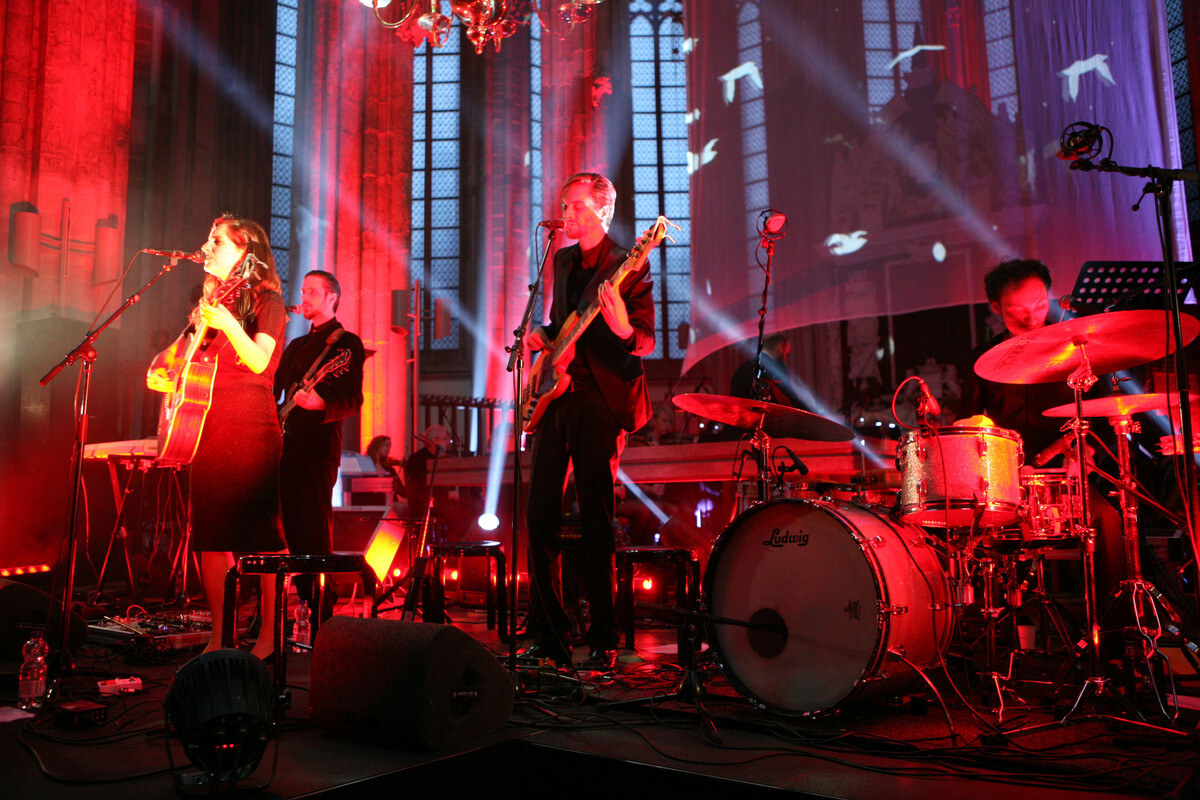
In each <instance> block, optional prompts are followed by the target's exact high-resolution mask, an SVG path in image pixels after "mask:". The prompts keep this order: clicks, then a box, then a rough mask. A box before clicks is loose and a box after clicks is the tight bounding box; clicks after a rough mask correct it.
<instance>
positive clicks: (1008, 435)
mask: <svg viewBox="0 0 1200 800" xmlns="http://www.w3.org/2000/svg"><path fill="white" fill-rule="evenodd" d="M980 433H982V434H984V435H986V436H996V437H999V438H1001V439H1013V440H1015V441H1018V442H1023V439H1022V438H1021V434H1019V433H1017V432H1016V431H1014V430H1013V429H1012V428H1001V427H999V426H998V425H988V426H983V427H974V426H971V425H943V426H941V427H938V428H919V429H917V430H912V431H905V432H904V435H902V436H901V437H900V443H903V442H905V441H913V440H915V439H917V438H921V437H923V438H926V439H936V438H937V437H939V436H946V435H950V436H958V435H959V434H962V435H964V436H969V435H974V434H980Z"/></svg>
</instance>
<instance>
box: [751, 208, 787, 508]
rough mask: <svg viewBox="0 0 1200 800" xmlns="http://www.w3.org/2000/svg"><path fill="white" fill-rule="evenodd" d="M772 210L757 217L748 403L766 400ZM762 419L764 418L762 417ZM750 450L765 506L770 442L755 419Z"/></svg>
mask: <svg viewBox="0 0 1200 800" xmlns="http://www.w3.org/2000/svg"><path fill="white" fill-rule="evenodd" d="M771 213H772V211H771V210H770V209H767V210H766V211H764V212H763V213H762V214H761V215H759V235H760V236H761V237H762V238H761V239H759V241H758V246H759V247H761V248H763V249H764V250H766V251H767V263H766V265H765V266H764V267H763V290H762V303H761V304H760V305H759V307H758V342H757V345H756V349H755V353H754V380H753V382H752V383H751V385H750V386H751V389H750V394H751V395H752V397H751V399H752V400H758V401H764V402H765V401H766V399H767V398H766V394H767V389H766V387H767V382H766V380H765V379H764V378H763V364H762V355H763V338H764V336H763V334H764V333H765V326H766V323H767V297H768V295H769V293H770V291H771V259H772V258H774V256H775V242H776V240H778V239H782V238H783V236H784V233H783V231H777V232H775V233H770V232H768V231H767V230H766V228H765V223H766V222H767V219H768V218H769V217H770V215H771ZM764 416H765V415H764ZM750 444H751V449H752V450H753V451H754V466H755V469H756V471H757V478H758V500H759V502H760V503H765V502H767V501H768V500H770V499H771V496H770V483H769V480H770V472H771V469H770V467H771V464H770V456H769V453H770V448H771V440H770V439H769V438H767V435H766V433H764V432H763V429H762V420H761V419H760V420H759V424H758V429H757V430H755V431H754V436H753V438H752V439H751V440H750Z"/></svg>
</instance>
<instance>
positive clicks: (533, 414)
mask: <svg viewBox="0 0 1200 800" xmlns="http://www.w3.org/2000/svg"><path fill="white" fill-rule="evenodd" d="M668 225H670V226H672V227H673V228H675V229H676V230H679V226H678V225H676V224H675V223H673V222H671V221H670V220H669V219H667V218H666V217H662V216H660V217H659V218H658V220H657V221H656V222H655V223H654V224H653V225H652V226H650V229H649V230H647V231H646V232H645V233H643V234H642V238H640V239H638V240H637V243H636V244H635V245H634V246H633V249H632V250H630V251H629V255H627V256H626V257H625V261H624V262H622V264H621V266H619V267H617V269H616V271H615V272H613V274H612V276H611V277H609V279H608V281H609V283H611V284H612V285H613V287H614V288H616V289H617V290H618V291H619V290H620V288H621V281H623V280H624V279H625V278H626V276H628V275H631V274H633V273H635V272H637V271H638V270H639V269H641V267H642V265H643V264H645V263H646V259H647V258H648V257H649V255H650V251H651V250H653V249H654V248H655V247H656V246H657V245H658V243H659V242H661V241H662V240H663V239H667V238H670V237H669V236H667V226H668ZM672 241H674V240H672ZM599 313H600V298H599V297H597V298H596V299H595V300H594V301H592V303H591V305H589V306H588V307H587V308H585V309H583V310H582V311H572V312H571V315H570V316H569V317H567V319H566V321H565V322H564V323H563V325H562V328H561V329H559V332H558V336H557V338H555V340H554V341H553V342H551V343H550V347H548V348H547V349H546V350H545V352H544V353H542V354H541V356H540V357H538V358H537V360H536V361H534V363H533V366H532V367H530V369H529V379H528V380H527V381H526V382H525V386H524V387H523V388H522V389H521V409H520V421H521V429H522V430H523V431H525V433H533V431H534V430H535V429H536V428H537V425H538V422H540V421H541V419H542V415H543V414H545V413H546V408H547V407H549V405H550V404H551V403H552V402H554V401H555V400H557V399H558V398H559V397H560V396H562V395H563V394H564V393H565V392H566V391H567V387H569V386H570V385H571V376H570V375H568V374H567V367H569V366H570V365H571V355H572V354H573V353H574V352H575V350H574V346H575V342H577V341H578V340H579V337H580V336H582V335H583V332H584V331H585V330H587V328H588V326H589V325H591V324H592V320H594V319H595V318H596V317H597V315H599Z"/></svg>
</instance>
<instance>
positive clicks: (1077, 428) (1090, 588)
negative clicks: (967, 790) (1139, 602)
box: [1011, 338, 1182, 734]
mask: <svg viewBox="0 0 1200 800" xmlns="http://www.w3.org/2000/svg"><path fill="white" fill-rule="evenodd" d="M1073 344H1074V345H1075V346H1076V347H1078V348H1079V366H1078V367H1077V368H1076V369H1075V371H1074V372H1072V373H1071V374H1070V376H1069V377H1068V378H1067V385H1068V386H1069V387H1070V388H1071V390H1072V392H1073V393H1074V395H1075V416H1074V417H1072V418H1071V419H1070V420H1068V421H1067V423H1066V424H1065V425H1064V426H1063V428H1064V429H1067V428H1069V429H1070V430H1071V431H1072V432H1073V433H1074V439H1075V441H1074V444H1073V449H1074V452H1075V463H1076V464H1078V465H1079V468H1080V484H1081V486H1080V493H1079V494H1080V506H1081V509H1082V515H1083V522H1084V526H1083V527H1082V528H1081V531H1080V532H1081V534H1082V536H1083V593H1084V610H1085V615H1086V624H1087V632H1086V633H1087V635H1086V638H1084V639H1083V640H1082V641H1080V642H1079V643H1078V655H1079V656H1083V655H1084V654H1086V656H1087V660H1088V665H1087V677H1086V678H1085V680H1084V683H1083V686H1082V687H1080V690H1079V694H1078V695H1077V696H1076V697H1075V702H1074V703H1073V704H1072V705H1071V707H1070V708H1069V709H1068V710H1067V712H1066V713H1065V714H1064V715H1063V716H1062V718H1061V719H1059V720H1058V721H1057V722H1053V723H1047V724H1045V725H1033V726H1030V727H1027V728H1022V729H1021V730H1019V731H1012V732H1011V733H1014V734H1015V733H1029V732H1033V731H1037V730H1043V729H1045V728H1049V727H1057V726H1061V725H1066V724H1067V723H1068V722H1069V721H1070V720H1071V719H1072V718H1074V717H1076V716H1077V715H1079V716H1080V717H1081V718H1082V719H1083V720H1087V719H1101V720H1112V721H1115V722H1124V723H1127V724H1131V725H1138V726H1141V727H1146V728H1152V729H1154V730H1160V731H1163V732H1166V733H1177V734H1178V733H1182V732H1181V731H1176V730H1173V729H1171V728H1163V727H1161V726H1158V725H1153V724H1151V723H1149V722H1146V721H1145V720H1144V719H1141V717H1142V715H1141V713H1140V712H1139V711H1138V710H1137V708H1136V707H1135V706H1134V705H1133V703H1131V702H1130V701H1129V699H1128V698H1126V697H1125V696H1124V695H1122V694H1121V693H1120V692H1116V691H1114V690H1113V688H1112V686H1111V685H1110V681H1109V680H1108V679H1107V678H1106V677H1105V676H1104V675H1103V674H1101V668H1100V615H1099V613H1098V611H1097V607H1096V531H1095V529H1094V528H1092V527H1090V526H1088V523H1090V522H1091V519H1092V515H1091V508H1090V502H1089V499H1088V492H1087V487H1086V486H1084V485H1083V483H1084V481H1085V480H1086V470H1085V469H1084V465H1085V464H1086V463H1087V460H1086V456H1087V431H1088V422H1087V419H1086V418H1085V417H1084V415H1083V393H1084V392H1085V391H1087V390H1088V389H1090V388H1091V387H1092V386H1093V385H1094V384H1095V383H1096V380H1097V378H1096V375H1095V373H1093V372H1092V368H1091V363H1090V362H1089V361H1088V357H1087V341H1086V339H1084V338H1080V339H1078V340H1076V341H1074V342H1073ZM1102 694H1107V696H1108V697H1110V698H1111V699H1113V700H1114V701H1116V702H1117V704H1118V705H1120V706H1121V707H1122V708H1124V710H1125V711H1126V712H1127V713H1128V714H1129V715H1130V716H1124V717H1122V716H1115V715H1112V714H1100V713H1096V712H1094V711H1092V712H1090V713H1089V712H1087V711H1085V709H1090V708H1091V703H1090V701H1091V700H1094V699H1095V698H1098V697H1100V696H1101V695H1102ZM1081 712H1082V713H1081ZM1132 717H1138V719H1134V718H1132Z"/></svg>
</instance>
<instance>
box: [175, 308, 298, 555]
mask: <svg viewBox="0 0 1200 800" xmlns="http://www.w3.org/2000/svg"><path fill="white" fill-rule="evenodd" d="M242 325H243V327H244V328H245V329H246V332H247V333H248V334H250V337H251V338H254V335H255V334H256V333H259V332H264V333H267V334H269V335H270V336H271V337H272V338H274V339H275V351H274V352H273V353H272V354H271V361H270V363H268V365H267V368H266V369H265V370H263V371H262V372H261V373H259V374H255V373H254V372H251V371H250V370H249V369H248V368H247V367H246V366H245V365H244V364H242V363H241V362H240V360H239V359H238V357H237V353H236V352H234V349H233V345H231V344H230V343H229V341H228V339H226V338H225V334H223V333H221V334H218V338H217V339H216V340H215V341H214V342H213V345H212V346H211V347H210V348H209V352H212V351H213V350H214V349H216V351H217V370H216V375H215V377H214V379H213V390H212V404H211V406H210V407H209V411H208V416H207V417H206V418H205V422H204V430H203V432H202V433H201V435H200V444H199V447H198V448H197V451H196V457H195V458H194V459H193V460H192V463H191V465H190V466H189V468H188V470H189V480H188V487H189V489H188V506H189V511H190V513H191V522H192V549H193V550H195V551H197V552H202V551H218V552H220V551H233V552H244V553H254V552H266V553H270V552H276V551H279V550H283V549H284V547H285V545H284V539H283V525H282V522H281V520H280V513H279V456H280V453H281V451H282V449H283V439H282V437H281V435H280V431H279V420H278V418H277V417H276V413H275V398H274V397H273V396H272V391H273V386H274V380H275V369H276V367H278V365H279V358H280V355H281V354H282V353H283V338H284V329H285V327H286V325H287V312H286V310H285V309H284V305H283V298H282V297H280V296H279V294H278V293H277V292H271V291H263V292H262V293H261V294H260V295H259V297H258V299H257V302H256V304H255V306H254V309H253V311H252V312H251V314H250V315H249V316H248V317H247V318H246V320H245V321H244V322H243V323H242Z"/></svg>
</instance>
